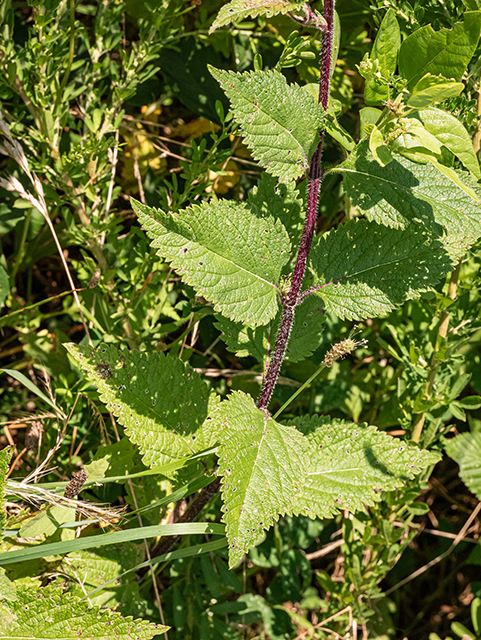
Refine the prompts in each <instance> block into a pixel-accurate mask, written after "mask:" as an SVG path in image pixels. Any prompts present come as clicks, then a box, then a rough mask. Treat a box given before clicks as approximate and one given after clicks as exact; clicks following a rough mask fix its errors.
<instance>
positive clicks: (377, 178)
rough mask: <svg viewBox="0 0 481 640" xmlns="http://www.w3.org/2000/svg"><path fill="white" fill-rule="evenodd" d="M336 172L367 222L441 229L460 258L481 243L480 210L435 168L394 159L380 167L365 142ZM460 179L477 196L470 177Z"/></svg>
mask: <svg viewBox="0 0 481 640" xmlns="http://www.w3.org/2000/svg"><path fill="white" fill-rule="evenodd" d="M339 170H340V171H342V172H343V174H344V185H345V188H346V191H347V193H348V195H349V196H350V197H351V198H352V202H353V205H354V206H357V207H359V210H360V212H361V213H363V214H365V215H366V216H367V218H368V219H369V220H376V221H377V222H379V223H380V224H384V225H389V226H393V227H399V228H407V227H408V226H409V225H410V224H411V223H413V222H414V223H416V224H417V225H422V226H423V227H424V228H425V229H427V230H432V229H433V228H434V229H437V230H438V231H437V232H438V233H439V227H438V226H437V225H441V226H442V227H444V229H445V230H446V232H447V236H448V240H449V242H450V243H451V244H452V245H453V246H452V247H451V248H450V251H453V255H454V254H456V253H457V255H458V256H461V255H463V253H464V252H465V250H466V249H467V248H469V247H470V246H472V245H473V244H474V243H475V242H476V240H477V239H478V238H479V237H481V214H480V210H479V205H478V204H477V203H476V202H475V201H474V200H473V199H472V198H471V197H470V196H468V195H467V194H466V193H465V192H464V191H462V190H461V189H459V188H458V187H457V186H456V185H454V184H453V183H452V182H451V181H450V180H449V179H447V178H445V177H444V176H443V175H442V174H441V173H439V171H438V170H437V169H436V168H434V167H433V166H429V165H422V164H418V163H414V162H411V161H410V160H407V159H405V158H400V157H399V156H398V157H396V159H395V160H394V161H393V162H391V163H390V164H388V165H387V166H386V167H381V166H379V164H378V163H377V162H375V161H374V159H373V158H372V155H371V153H370V151H369V148H368V144H367V141H363V142H361V143H360V144H358V146H357V147H356V149H355V151H354V152H353V153H352V154H351V155H350V157H349V158H348V159H347V160H346V161H345V162H344V163H343V164H342V165H341V166H340V167H339ZM461 175H462V180H463V182H464V183H465V184H467V185H468V186H469V187H470V188H472V189H473V190H474V191H476V193H480V190H479V187H477V185H476V183H475V182H474V181H473V180H472V179H471V178H470V176H469V175H468V174H460V173H459V172H458V176H461Z"/></svg>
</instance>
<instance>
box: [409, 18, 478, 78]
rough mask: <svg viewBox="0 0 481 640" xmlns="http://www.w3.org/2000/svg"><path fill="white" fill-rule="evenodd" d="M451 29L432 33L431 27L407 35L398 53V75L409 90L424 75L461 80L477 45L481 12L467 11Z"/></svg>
mask: <svg viewBox="0 0 481 640" xmlns="http://www.w3.org/2000/svg"><path fill="white" fill-rule="evenodd" d="M463 18H464V20H463V22H457V23H456V24H455V25H454V26H453V28H452V29H445V28H441V29H439V31H434V29H433V28H432V26H431V25H429V24H428V25H426V26H424V27H421V28H420V29H418V30H417V31H414V33H412V34H411V35H410V36H408V37H407V38H406V39H405V40H404V41H403V43H402V44H401V49H400V51H399V72H400V74H401V75H402V76H403V77H404V78H406V80H407V81H408V85H407V86H408V89H409V90H411V89H412V88H413V87H414V86H415V85H416V83H417V82H418V81H419V80H420V79H421V78H422V77H423V76H424V75H425V74H426V73H431V74H433V75H439V74H441V75H443V76H444V77H445V78H453V79H454V80H456V81H459V80H461V78H462V76H463V73H464V72H465V70H466V67H467V66H468V63H469V61H470V60H471V57H472V55H473V53H474V52H475V50H476V46H477V44H478V40H479V35H480V31H481V11H466V12H465V13H464V15H463Z"/></svg>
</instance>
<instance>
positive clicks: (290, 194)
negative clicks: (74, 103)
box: [247, 173, 305, 274]
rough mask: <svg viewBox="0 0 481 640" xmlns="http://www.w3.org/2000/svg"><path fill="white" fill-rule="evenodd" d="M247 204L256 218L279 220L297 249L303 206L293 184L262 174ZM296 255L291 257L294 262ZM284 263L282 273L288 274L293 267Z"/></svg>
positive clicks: (302, 220) (302, 219) (300, 232)
mask: <svg viewBox="0 0 481 640" xmlns="http://www.w3.org/2000/svg"><path fill="white" fill-rule="evenodd" d="M247 202H248V204H249V205H250V206H251V207H252V210H253V211H255V212H256V215H257V216H258V217H263V218H267V219H272V218H274V219H275V220H280V222H282V224H283V225H284V228H285V229H286V231H287V234H288V236H289V238H290V241H291V245H292V246H293V247H297V246H298V244H299V240H300V237H301V235H302V228H303V226H304V215H305V214H304V205H303V202H302V198H301V195H300V193H299V191H298V190H297V189H296V184H295V182H288V183H285V182H279V181H278V180H277V179H276V178H275V177H274V176H271V175H269V174H268V173H263V174H262V175H261V177H260V179H259V181H258V182H257V185H255V186H254V187H253V188H252V190H251V191H250V192H249V195H248V197H247ZM295 259H296V255H295V254H294V255H292V257H291V262H294V261H295ZM291 262H286V264H285V266H284V269H283V272H284V273H287V274H289V273H290V272H291V271H292V267H293V265H291Z"/></svg>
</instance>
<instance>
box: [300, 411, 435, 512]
mask: <svg viewBox="0 0 481 640" xmlns="http://www.w3.org/2000/svg"><path fill="white" fill-rule="evenodd" d="M294 424H295V426H296V427H297V428H298V429H299V431H301V432H302V433H304V434H305V436H306V437H307V439H308V441H309V443H310V444H311V445H312V447H313V450H314V451H315V453H313V454H311V457H310V460H309V469H308V473H307V480H306V483H305V486H304V491H303V493H302V494H299V496H298V503H297V505H296V506H297V508H300V509H301V511H302V512H303V513H305V514H306V515H308V516H309V517H311V518H316V517H319V518H329V517H331V516H333V515H335V514H337V513H339V511H342V510H343V509H348V510H349V511H351V512H355V511H359V510H362V509H364V507H365V506H366V505H369V506H372V505H373V504H374V503H375V502H378V501H379V500H380V498H381V492H382V491H392V490H393V489H397V488H399V487H401V486H402V485H403V484H404V483H405V482H406V481H407V480H409V479H411V478H413V477H414V475H415V474H417V473H419V472H420V471H422V470H423V469H425V468H426V467H427V466H429V465H431V464H434V463H436V462H437V461H438V460H439V459H440V457H441V456H440V455H439V454H437V453H433V452H428V451H427V450H425V449H419V448H418V447H416V446H412V445H408V444H406V443H405V442H404V441H403V440H399V439H396V438H392V437H391V436H389V435H387V434H386V433H384V432H381V431H378V430H377V429H376V427H372V426H368V425H366V424H356V423H353V422H348V421H346V420H338V419H334V420H331V419H330V418H328V417H320V416H312V417H310V418H309V417H305V418H297V419H295V420H294Z"/></svg>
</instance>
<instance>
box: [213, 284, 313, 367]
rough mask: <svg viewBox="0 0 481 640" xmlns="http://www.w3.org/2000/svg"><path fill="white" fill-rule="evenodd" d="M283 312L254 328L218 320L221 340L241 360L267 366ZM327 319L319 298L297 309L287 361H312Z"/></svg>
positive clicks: (307, 301)
mask: <svg viewBox="0 0 481 640" xmlns="http://www.w3.org/2000/svg"><path fill="white" fill-rule="evenodd" d="M280 320H281V313H279V314H278V315H277V316H276V318H275V320H272V322H270V324H269V325H267V326H265V327H257V328H256V329H251V328H250V327H246V326H245V325H243V324H241V323H240V322H232V321H231V320H227V319H226V318H222V317H219V318H218V319H217V322H216V327H217V329H219V331H221V332H222V334H223V335H222V339H223V340H224V342H225V343H226V345H227V348H228V349H229V351H232V352H233V353H235V354H236V355H237V356H238V357H239V358H246V357H247V356H249V355H250V356H253V357H254V358H256V359H257V360H258V362H261V363H265V362H266V360H267V357H268V355H269V349H271V350H272V348H273V345H274V343H275V339H276V336H277V332H278V331H279V326H280ZM323 324H324V316H323V314H322V307H321V305H320V303H319V299H318V298H317V297H316V296H309V297H308V298H306V300H305V301H304V302H303V303H302V304H301V305H300V306H298V307H297V308H296V315H295V318H294V325H293V327H292V331H291V335H290V337H289V344H288V346H287V352H286V356H285V357H286V360H288V361H289V362H301V361H302V360H305V359H306V358H309V356H311V355H312V354H313V352H314V351H315V350H316V349H317V347H318V346H319V344H320V342H321V335H322V331H323Z"/></svg>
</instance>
